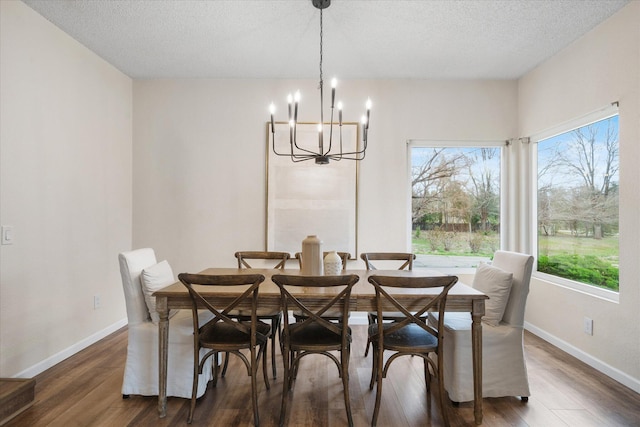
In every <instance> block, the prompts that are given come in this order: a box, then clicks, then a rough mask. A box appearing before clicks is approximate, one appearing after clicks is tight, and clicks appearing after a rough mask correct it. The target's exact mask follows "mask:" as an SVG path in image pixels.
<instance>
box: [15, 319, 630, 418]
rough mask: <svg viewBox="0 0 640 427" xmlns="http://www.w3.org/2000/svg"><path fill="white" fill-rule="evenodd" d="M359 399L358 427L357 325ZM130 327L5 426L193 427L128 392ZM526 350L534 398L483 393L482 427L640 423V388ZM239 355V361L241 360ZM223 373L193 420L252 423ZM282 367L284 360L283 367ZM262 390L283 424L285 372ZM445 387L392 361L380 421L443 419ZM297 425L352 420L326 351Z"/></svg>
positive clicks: (365, 413) (533, 348) (58, 370)
mask: <svg viewBox="0 0 640 427" xmlns="http://www.w3.org/2000/svg"><path fill="white" fill-rule="evenodd" d="M353 330H354V335H355V338H354V342H353V344H352V345H353V347H352V348H353V350H352V356H351V367H350V374H351V381H350V387H351V404H352V408H353V417H354V423H355V425H356V426H368V425H370V423H371V414H372V410H373V404H374V401H375V392H371V391H369V387H368V383H369V375H370V369H371V357H370V356H369V357H368V358H364V357H363V349H364V343H365V334H366V327H365V326H354V327H353ZM126 345H127V330H126V328H124V329H122V330H119V331H117V332H115V333H114V334H112V335H110V336H108V337H107V338H105V339H103V340H101V341H100V342H98V343H97V344H94V345H92V346H91V347H89V348H87V349H85V350H84V351H82V352H80V353H78V354H76V355H74V356H73V357H71V358H69V359H67V360H65V361H63V362H62V363H60V364H58V365H56V366H55V367H53V368H51V369H49V370H47V371H45V372H43V373H42V374H40V375H39V376H38V377H37V378H36V381H37V385H36V401H35V403H34V405H33V406H32V407H31V408H29V409H27V410H26V411H25V412H23V413H22V414H20V415H19V416H18V417H17V418H14V419H13V420H11V421H10V422H9V423H8V424H7V426H10V427H15V426H30V427H36V426H63V427H70V426H108V427H112V426H174V425H186V419H187V412H188V401H187V400H186V399H178V398H169V401H168V408H167V417H166V418H164V419H159V418H158V415H157V398H153V397H141V396H132V397H131V398H130V399H126V400H123V399H122V395H121V394H120V387H121V385H122V374H123V366H124V361H125V357H126ZM525 347H526V354H527V364H528V370H529V380H530V384H531V393H532V396H531V398H530V399H529V402H528V403H526V404H525V403H522V402H521V401H520V400H519V399H518V398H516V397H507V398H500V399H484V423H483V425H484V426H491V427H493V426H541V427H549V426H580V427H587V426H598V427H601V426H636V427H637V426H640V395H639V394H638V393H635V392H634V391H632V390H630V389H628V388H626V387H624V386H622V385H620V384H619V383H617V382H615V381H613V380H611V379H610V378H608V377H606V376H605V375H603V374H601V373H599V372H597V371H595V370H594V369H592V368H590V367H588V366H587V365H585V364H584V363H582V362H580V361H578V360H577V359H575V358H573V357H571V356H569V355H567V354H566V353H564V352H562V351H560V350H558V349H557V348H555V347H553V346H551V345H550V344H548V343H546V342H545V341H543V340H541V339H539V338H537V337H535V336H533V335H531V334H529V333H527V334H526V336H525ZM234 359H235V358H234ZM229 366H230V368H229V372H227V376H226V378H225V379H222V380H220V381H219V383H218V386H217V387H216V388H209V389H208V390H207V393H206V394H205V396H204V397H203V398H202V399H201V400H200V401H199V402H198V405H197V407H196V413H195V417H194V421H193V424H192V425H194V426H224V427H227V426H250V425H253V417H252V411H251V403H250V395H249V389H250V386H249V382H248V378H247V376H246V371H244V370H243V369H244V368H243V367H241V365H240V362H239V361H238V362H235V361H233V363H230V365H229ZM279 369H280V371H279V372H281V371H282V366H281V365H279ZM258 384H259V387H260V396H259V402H260V420H261V425H263V426H276V425H278V417H279V412H280V396H281V388H282V380H281V376H280V377H279V378H278V379H277V380H275V381H272V384H271V385H272V387H271V390H266V389H265V387H264V383H263V382H262V381H259V383H258ZM436 389H437V387H435V388H434V391H433V392H432V393H431V395H430V396H427V395H426V392H425V390H424V379H423V377H422V363H421V361H420V360H418V358H404V360H398V361H396V362H394V364H393V365H392V367H391V369H390V371H389V378H387V379H386V380H385V382H384V387H383V398H382V404H381V409H380V418H379V422H378V425H379V426H394V427H396V426H398V427H399V426H430V425H433V426H439V425H442V422H441V417H440V413H439V409H438V405H437V400H436V397H437V391H435V390H436ZM289 408H290V411H291V412H290V413H291V419H290V422H289V425H290V426H343V425H346V416H345V412H344V402H343V399H342V386H341V382H340V380H339V379H338V376H337V372H336V369H335V365H333V364H332V362H330V361H329V360H328V359H327V358H324V357H320V356H310V357H308V358H306V359H305V360H303V363H302V364H301V368H300V373H299V376H298V379H297V381H296V384H295V388H294V390H293V397H292V401H291V404H290V406H289ZM446 410H447V411H448V413H449V419H450V421H451V424H452V425H453V426H471V425H474V423H473V406H472V404H471V403H463V404H461V405H460V406H459V407H453V406H452V405H451V404H448V405H447V409H446Z"/></svg>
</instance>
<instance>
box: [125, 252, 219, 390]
mask: <svg viewBox="0 0 640 427" xmlns="http://www.w3.org/2000/svg"><path fill="white" fill-rule="evenodd" d="M118 260H119V262H120V274H121V276H122V287H123V289H124V297H125V302H126V305H127V320H128V329H129V331H128V333H129V336H128V344H127V361H126V364H125V368H124V378H123V381H122V396H123V398H126V397H128V396H129V395H130V394H138V395H143V396H157V395H158V376H159V374H158V324H157V319H158V317H157V313H155V298H153V306H152V312H153V314H154V316H153V317H154V319H153V320H152V316H151V314H150V311H149V307H148V302H147V301H146V300H145V285H146V280H143V278H142V276H143V270H144V271H145V279H147V278H148V277H149V276H148V275H147V274H146V273H147V272H149V273H153V272H154V271H156V272H158V271H160V272H161V273H162V274H161V275H159V276H158V275H156V279H164V280H165V285H164V286H166V285H167V284H171V283H173V282H174V281H175V279H174V278H173V273H172V272H171V267H169V265H168V263H167V262H166V261H163V262H162V263H157V261H156V255H155V253H154V251H153V249H151V248H143V249H137V250H133V251H129V252H122V253H120V254H118ZM163 275H164V277H163ZM167 282H168V283H167ZM161 283H162V282H159V281H158V280H156V285H158V286H161ZM146 289H147V293H148V295H147V298H149V296H150V293H149V288H148V287H147V288H146ZM203 316H205V319H206V320H208V318H210V317H211V315H210V314H209V313H208V312H206V313H205V312H203ZM206 320H204V321H206ZM169 325H170V326H169V357H168V359H169V360H168V367H167V396H173V397H183V398H187V399H190V398H191V392H192V385H193V319H192V317H191V310H178V311H177V312H176V313H172V315H171V318H170V320H169ZM211 378H212V370H211V361H210V360H209V364H208V366H207V367H206V369H203V373H202V374H201V376H200V378H199V381H198V393H197V395H198V397H200V396H202V395H203V394H204V392H205V389H206V387H207V383H208V382H209V380H210V379H211Z"/></svg>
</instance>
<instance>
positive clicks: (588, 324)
mask: <svg viewBox="0 0 640 427" xmlns="http://www.w3.org/2000/svg"><path fill="white" fill-rule="evenodd" d="M584 333H585V334H587V335H593V319H590V318H588V317H585V318H584Z"/></svg>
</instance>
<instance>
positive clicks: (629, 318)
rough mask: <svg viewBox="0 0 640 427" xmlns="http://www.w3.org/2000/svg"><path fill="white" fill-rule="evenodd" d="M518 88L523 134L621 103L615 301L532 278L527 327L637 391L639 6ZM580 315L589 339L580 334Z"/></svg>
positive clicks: (639, 303)
mask: <svg viewBox="0 0 640 427" xmlns="http://www.w3.org/2000/svg"><path fill="white" fill-rule="evenodd" d="M518 89H519V90H518V91H519V104H518V109H519V115H518V116H519V120H520V125H519V128H520V130H519V133H520V135H522V136H528V135H531V134H535V133H537V132H541V131H544V130H546V129H549V128H552V127H554V126H556V125H559V124H562V123H563V122H566V121H568V120H571V119H574V118H579V117H581V116H584V115H586V114H588V113H590V112H592V111H595V110H598V109H600V108H602V107H606V106H607V105H609V104H610V103H611V102H613V101H619V102H620V110H619V111H620V232H621V233H620V301H619V303H614V302H610V301H605V300H603V299H599V298H595V297H593V296H589V295H585V294H583V293H580V292H577V291H574V290H570V289H567V288H563V287H560V286H556V285H553V284H551V283H548V282H545V281H542V280H535V279H534V280H533V282H532V284H531V293H530V295H529V300H528V304H527V315H526V321H527V322H528V323H529V326H530V328H531V329H532V330H534V332H536V333H539V334H541V335H542V336H543V337H544V338H547V339H549V340H551V341H552V342H555V343H556V344H559V345H561V346H562V347H563V348H564V349H565V350H567V351H570V352H572V353H573V354H575V355H576V356H579V357H581V358H582V359H583V360H585V361H587V362H589V363H591V364H593V365H596V366H599V367H600V368H601V369H602V370H604V371H605V372H607V373H609V374H610V375H613V376H614V377H615V378H616V379H618V380H619V381H621V382H623V383H625V384H627V385H628V386H630V387H633V388H634V389H635V390H636V391H640V256H639V254H640V220H638V217H639V214H640V209H639V207H640V186H639V185H638V183H640V168H639V167H638V163H639V160H640V143H639V142H640V2H631V3H630V4H629V5H628V6H626V7H625V8H624V9H622V10H621V11H620V12H618V13H617V14H615V15H614V16H613V17H611V18H610V19H608V20H607V21H605V22H604V23H602V24H601V25H599V26H598V27H597V28H595V29H594V30H593V31H591V32H590V33H588V34H587V35H586V36H584V37H582V38H581V39H579V40H578V41H577V42H575V43H573V44H572V45H571V46H570V47H568V48H567V49H565V50H563V51H562V52H560V53H559V54H557V55H556V56H555V57H553V58H552V59H550V60H549V61H547V62H545V63H544V64H542V65H541V66H539V67H537V68H536V69H535V70H533V71H531V72H530V73H528V74H527V75H526V76H525V77H524V78H522V79H521V80H520V82H519V88H518ZM585 316H586V317H590V318H592V319H593V321H594V326H593V336H589V335H586V334H585V333H583V326H582V321H583V318H584V317H585Z"/></svg>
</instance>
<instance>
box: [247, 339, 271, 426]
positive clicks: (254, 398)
mask: <svg viewBox="0 0 640 427" xmlns="http://www.w3.org/2000/svg"><path fill="white" fill-rule="evenodd" d="M258 353H259V352H258ZM263 353H264V355H265V356H266V348H263ZM257 359H258V358H257V357H256V349H255V347H252V348H251V403H252V406H253V424H254V425H255V427H258V426H259V425H260V415H259V413H258V384H257V381H256V377H257V376H258V360H257ZM263 359H264V362H266V358H264V357H263ZM263 373H264V374H265V375H264V379H265V381H267V389H268V388H269V385H268V384H269V383H268V381H269V380H268V378H267V375H266V373H267V370H266V369H265V368H264V363H263Z"/></svg>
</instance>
